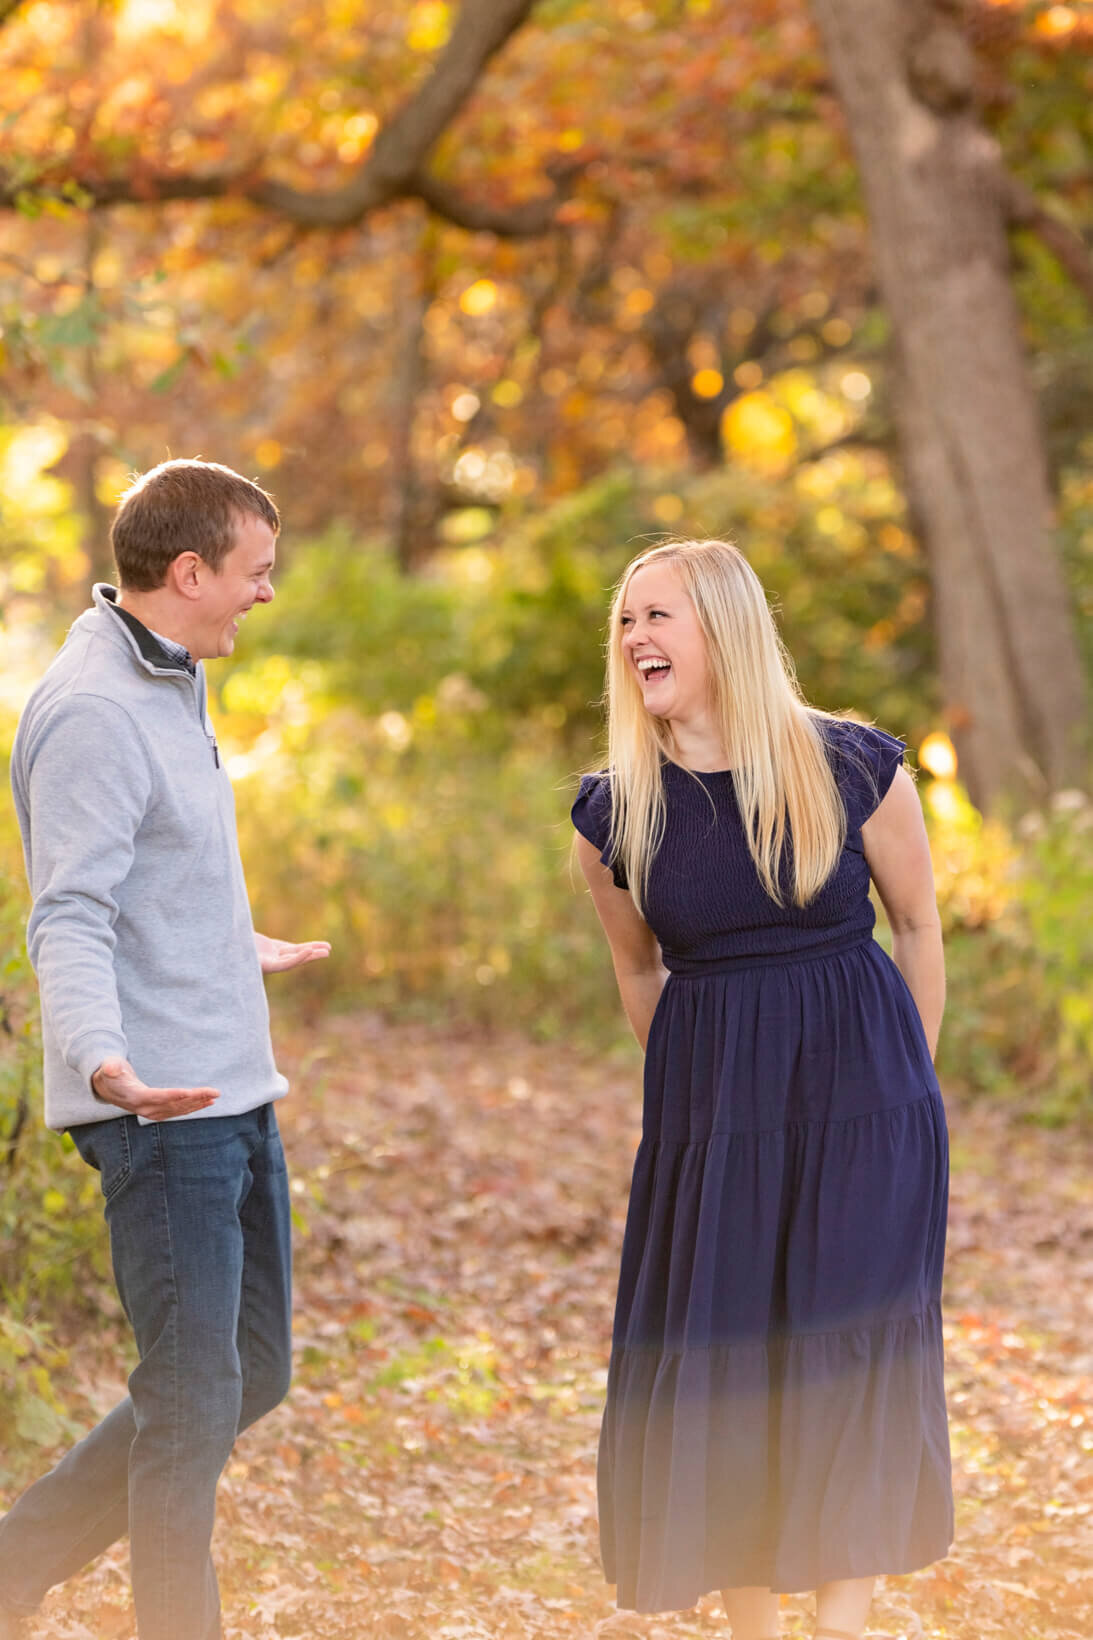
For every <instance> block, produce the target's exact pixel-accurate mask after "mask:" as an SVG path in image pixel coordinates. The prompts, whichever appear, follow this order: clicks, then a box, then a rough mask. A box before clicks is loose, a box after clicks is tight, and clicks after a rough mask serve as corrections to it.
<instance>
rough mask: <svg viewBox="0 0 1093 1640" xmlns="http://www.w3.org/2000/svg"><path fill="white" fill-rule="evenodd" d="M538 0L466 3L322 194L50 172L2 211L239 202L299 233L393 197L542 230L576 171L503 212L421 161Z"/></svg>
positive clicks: (247, 175) (517, 234)
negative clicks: (345, 172)
mask: <svg viewBox="0 0 1093 1640" xmlns="http://www.w3.org/2000/svg"><path fill="white" fill-rule="evenodd" d="M20 3H21V0H0V22H2V21H3V18H4V16H5V15H6V12H5V10H4V8H5V7H6V8H7V9H8V10H9V11H10V10H13V9H14V8H15V6H16V5H18V4H20ZM534 5H535V0H464V4H463V6H462V7H461V8H460V12H459V17H458V19H457V21H456V24H455V27H454V29H453V30H452V34H451V37H450V39H449V40H448V43H447V45H446V46H445V47H444V48H443V50H442V51H441V52H440V54H439V56H438V57H437V59H436V62H435V63H434V65H433V68H432V72H431V73H430V74H428V75H427V77H426V78H425V80H424V81H423V82H422V84H421V85H420V86H419V88H418V89H417V91H415V92H414V93H413V94H412V95H411V96H410V97H409V98H407V100H406V102H404V103H403V105H402V107H401V108H400V109H398V110H397V111H396V113H395V114H394V115H393V116H392V118H391V119H390V120H389V121H388V122H387V124H386V125H385V126H384V127H383V129H382V130H381V131H380V132H379V134H378V136H377V137H376V140H375V142H374V143H373V145H372V148H371V150H370V151H369V154H368V156H367V158H366V159H365V160H363V161H362V163H361V165H360V166H359V167H358V169H357V170H356V172H355V173H354V174H353V175H352V176H351V177H350V179H349V180H348V182H345V183H343V184H342V185H341V187H338V188H331V189H328V190H327V191H325V192H315V191H309V190H307V189H302V188H295V187H292V186H291V185H290V184H288V183H285V182H278V181H277V180H276V178H273V177H263V176H260V175H256V174H255V171H254V170H253V169H248V170H238V171H208V172H204V173H201V174H198V175H191V174H189V173H182V172H154V171H149V170H142V169H137V170H134V171H130V172H127V173H126V174H124V175H121V176H113V177H92V176H79V175H74V176H70V177H66V178H65V179H64V180H63V182H61V181H59V180H58V179H57V178H56V176H54V177H53V178H49V179H44V180H43V181H42V182H40V183H39V182H34V181H27V180H26V179H23V180H19V181H17V180H15V179H9V178H4V177H2V176H0V208H3V209H12V208H13V207H14V206H16V205H17V204H18V202H19V201H20V200H23V199H35V198H38V199H42V198H56V199H65V198H68V199H71V197H72V191H73V189H74V188H75V189H78V190H79V195H80V196H82V197H83V198H84V199H86V200H87V201H89V202H90V204H91V205H92V206H93V207H95V208H98V209H105V208H106V207H108V206H112V205H122V204H160V203H166V202H167V201H169V200H197V199H230V198H235V199H245V200H249V201H250V202H251V203H252V204H254V205H258V206H260V207H262V208H263V209H265V210H268V211H272V212H274V213H275V214H276V215H278V216H282V217H284V218H285V219H286V220H287V221H290V222H294V223H296V224H297V225H298V226H300V227H305V228H345V227H350V226H353V225H354V224H356V223H358V222H360V221H362V220H363V219H364V218H365V217H366V216H368V215H369V214H370V213H371V212H372V211H374V210H377V209H378V208H379V207H380V206H382V205H387V204H390V203H391V202H392V201H394V200H397V199H420V200H422V201H423V203H424V204H426V205H427V206H428V207H429V209H430V210H431V211H432V212H433V213H434V214H435V215H437V216H440V217H443V218H444V219H445V220H447V221H449V222H452V223H454V224H455V225H456V226H457V227H462V228H467V229H469V230H470V231H472V232H476V231H487V232H490V233H496V234H499V235H501V236H503V237H507V238H521V239H523V238H532V237H534V236H535V235H537V234H541V233H545V232H546V231H547V230H548V229H549V228H550V226H551V224H552V222H553V220H554V215H555V212H556V210H557V206H558V200H559V196H560V192H561V187H560V185H561V183H562V182H563V180H564V179H566V178H569V177H572V175H573V174H574V169H575V168H574V167H570V168H568V170H566V171H565V172H560V173H558V174H557V175H555V176H553V177H552V178H551V180H552V182H553V184H554V187H553V191H552V193H551V194H549V195H544V196H543V197H542V198H540V199H534V200H528V201H525V202H522V203H520V204H517V205H512V206H510V207H508V208H507V209H506V208H505V207H503V206H492V205H486V204H483V203H481V202H480V201H478V200H474V199H470V198H468V197H467V196H466V195H464V194H463V193H461V192H460V191H459V190H458V189H457V188H454V187H452V186H451V185H450V184H448V183H446V182H443V181H441V180H440V179H439V178H437V177H434V176H430V175H429V174H428V172H427V171H426V169H425V164H426V161H427V159H428V157H429V154H430V153H431V152H432V150H433V148H434V147H435V146H436V144H437V142H438V141H439V140H440V138H441V137H442V136H443V134H444V132H445V131H446V130H447V128H448V126H449V125H450V124H451V122H452V120H453V119H454V118H455V117H456V115H457V114H458V113H459V111H460V109H461V108H462V107H463V105H464V104H465V103H466V101H467V99H468V97H470V95H471V93H472V92H473V91H474V88H475V86H476V85H477V83H478V81H479V79H480V78H481V76H482V74H483V73H484V71H485V68H486V65H487V64H488V63H489V61H490V59H491V58H492V57H493V56H495V55H496V53H497V52H498V51H499V50H500V49H501V47H502V46H503V45H504V44H505V43H506V41H508V40H509V39H510V38H511V37H512V35H513V34H515V33H516V31H517V29H519V28H520V26H521V24H522V23H524V22H525V21H526V19H527V18H528V16H529V15H530V13H531V11H532V9H533V7H534Z"/></svg>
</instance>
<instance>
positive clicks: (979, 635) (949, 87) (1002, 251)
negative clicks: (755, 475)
mask: <svg viewBox="0 0 1093 1640" xmlns="http://www.w3.org/2000/svg"><path fill="white" fill-rule="evenodd" d="M813 10H814V13H815V15H816V18H817V21H818V23H819V26H820V30H821V34H822V36H823V40H824V44H825V48H826V52H827V57H828V62H829V65H830V68H831V73H832V77H833V79H834V82H835V85H836V88H837V90H838V93H839V96H840V99H841V102H842V105H843V110H844V112H845V115H846V118H847V122H848V124H849V127H850V134H851V139H852V141H853V144H854V148H855V151H856V154H857V158H858V164H859V168H860V172H861V177H862V184H863V188H864V192H865V197H866V202H867V205H868V208H869V213H870V222H871V227H872V234H873V246H874V254H875V257H876V263H877V275H878V279H879V283H880V288H881V291H882V294H883V297H884V301H885V305H886V308H887V311H888V314H889V317H890V319H891V323H892V328H893V333H894V349H895V355H896V365H897V380H896V393H895V401H896V416H897V422H898V425H899V433H900V442H901V449H902V457H903V465H904V469H905V475H906V482H907V489H908V495H909V499H910V503H911V506H912V510H913V513H914V515H915V518H916V523H917V526H918V528H919V530H920V533H921V535H922V538H923V541H924V544H925V548H926V551H927V554H928V557H929V561H930V567H931V575H932V580H933V595H934V607H935V622H936V630H937V639H938V649H939V658H940V670H941V682H942V689H943V692H944V699H945V709H946V716H947V719H948V722H949V723H950V725H951V727H952V732H953V738H954V740H955V742H956V746H957V752H958V755H959V758H960V772H961V775H962V777H963V779H964V781H965V783H966V785H967V787H968V789H969V791H970V793H971V795H972V797H973V799H974V801H975V802H976V803H978V804H980V805H981V806H989V805H990V804H991V803H992V802H994V801H995V800H996V799H998V798H999V797H1001V796H1003V795H1004V794H1013V795H1016V796H1018V797H1026V798H1027V797H1028V796H1029V795H1030V794H1037V795H1040V794H1042V793H1043V792H1044V791H1045V790H1053V789H1057V788H1058V787H1060V786H1063V785H1066V784H1069V783H1076V782H1079V781H1081V780H1082V778H1083V776H1084V774H1085V762H1084V751H1083V740H1084V730H1085V722H1086V692H1085V680H1084V677H1083V674H1082V668H1081V663H1080V660H1079V657H1078V649H1077V644H1076V641H1075V636H1074V630H1073V624H1072V619H1071V615H1070V611H1069V606H1068V599H1067V592H1066V586H1065V582H1064V578H1063V572H1062V566H1061V563H1060V561H1059V557H1058V555H1057V553H1056V551H1055V549H1054V545H1053V543H1052V540H1051V536H1050V530H1051V523H1052V497H1051V492H1050V488H1049V484H1048V477H1047V465H1046V462H1045V458H1044V449H1043V439H1042V435H1041V430H1040V426H1039V422H1038V415H1037V406H1036V402H1035V397H1034V394H1033V390H1032V386H1031V382H1030V380H1029V374H1028V370H1027V367H1026V363H1025V359H1024V356H1023V353H1022V348H1021V342H1020V335H1019V319H1018V313H1017V306H1016V302H1015V299H1014V294H1013V288H1012V285H1011V282H1010V266H1009V265H1010V258H1009V248H1008V244H1007V239H1006V213H1005V207H1004V198H1005V182H1006V179H1005V175H1004V172H1003V169H1002V164H1001V158H1000V155H999V152H998V149H997V147H996V145H995V143H994V142H993V140H992V139H991V138H990V137H989V136H988V135H987V133H986V132H984V131H983V129H982V128H981V127H980V125H979V124H978V122H977V120H976V118H975V114H974V111H973V108H972V87H973V74H974V63H973V60H972V57H971V53H970V49H969V47H968V45H967V43H966V41H965V39H964V37H963V35H962V33H961V31H960V29H959V26H958V24H957V22H956V21H955V20H954V18H953V15H952V10H953V7H952V4H951V0H950V3H946V0H813Z"/></svg>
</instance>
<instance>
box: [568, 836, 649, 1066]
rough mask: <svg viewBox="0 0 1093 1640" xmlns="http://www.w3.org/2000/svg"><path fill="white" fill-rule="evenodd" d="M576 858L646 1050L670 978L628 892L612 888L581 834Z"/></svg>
mask: <svg viewBox="0 0 1093 1640" xmlns="http://www.w3.org/2000/svg"><path fill="white" fill-rule="evenodd" d="M577 858H578V859H579V860H580V862H581V870H582V871H583V872H584V876H585V881H586V882H587V884H588V887H589V891H590V892H591V895H592V903H593V905H594V906H595V907H596V912H597V914H598V916H599V919H600V922H601V923H602V924H603V931H604V933H605V934H606V935H607V943H608V945H609V946H610V947H611V961H612V962H613V963H614V965H615V978H616V980H617V981H618V985H619V995H620V997H621V998H622V1005H623V1008H624V1009H625V1011H626V1017H627V1019H628V1020H629V1021H630V1025H631V1027H632V1029H633V1032H634V1035H635V1036H636V1037H637V1039H638V1041H639V1042H640V1043H641V1046H642V1048H643V1049H644V1047H645V1045H646V1043H647V1042H648V1040H649V1027H650V1026H651V1025H652V1023H653V1014H654V1012H655V1011H656V1006H657V1002H658V1001H659V1000H660V993H661V991H662V990H663V988H664V981H665V980H666V979H667V977H668V976H667V973H666V972H665V969H664V965H663V963H662V962H661V960H660V947H659V945H658V944H657V940H656V935H655V934H654V933H653V930H652V929H651V928H650V927H649V924H648V923H647V922H646V921H645V918H644V917H643V916H642V915H641V913H640V912H639V911H638V909H637V907H636V906H635V904H634V902H633V900H632V899H631V898H630V895H629V893H628V892H627V891H626V889H623V888H617V887H616V886H615V879H614V878H613V876H612V875H611V872H610V871H609V870H608V868H607V867H606V866H605V865H604V864H603V862H602V861H601V859H600V851H599V849H598V848H597V847H596V845H595V844H594V843H590V842H589V841H588V838H587V837H582V836H580V835H579V834H578V837H577Z"/></svg>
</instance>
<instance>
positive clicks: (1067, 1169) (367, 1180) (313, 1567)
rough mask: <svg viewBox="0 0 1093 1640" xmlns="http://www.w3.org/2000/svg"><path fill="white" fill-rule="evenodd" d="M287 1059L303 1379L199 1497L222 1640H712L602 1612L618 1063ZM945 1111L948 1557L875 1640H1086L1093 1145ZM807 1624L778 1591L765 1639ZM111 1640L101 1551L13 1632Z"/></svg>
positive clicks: (466, 1052)
mask: <svg viewBox="0 0 1093 1640" xmlns="http://www.w3.org/2000/svg"><path fill="white" fill-rule="evenodd" d="M282 1058H283V1060H284V1061H285V1063H286V1067H287V1068H288V1069H289V1070H290V1072H291V1073H292V1075H293V1081H294V1084H295V1090H294V1094H293V1097H292V1099H291V1101H290V1102H289V1103H287V1104H286V1105H284V1106H282V1112H283V1120H282V1126H283V1130H284V1132H285V1135H286V1143H287V1146H288V1149H289V1152H290V1159H291V1161H292V1164H293V1167H294V1171H295V1190H296V1203H297V1207H298V1210H299V1235H298V1269H297V1308H298V1316H297V1346H298V1369H297V1375H296V1385H295V1388H294V1391H293V1393H292V1396H291V1398H290V1400H289V1401H288V1402H287V1403H286V1404H285V1405H284V1406H282V1407H281V1408H279V1409H278V1410H277V1412H275V1413H274V1414H272V1415H271V1416H270V1417H269V1418H268V1419H267V1420H266V1421H265V1422H264V1423H263V1424H262V1425H260V1426H259V1427H258V1428H256V1429H254V1430H252V1431H250V1432H249V1433H248V1434H247V1435H246V1436H245V1437H244V1438H243V1439H242V1440H241V1441H240V1442H239V1445H238V1447H237V1449H236V1453H235V1456H234V1458H233V1461H232V1463H231V1465H230V1468H229V1471H228V1473H227V1475H226V1477H225V1479H224V1481H223V1483H222V1488H221V1507H220V1516H219V1524H218V1529H217V1555H218V1561H219V1564H220V1567H221V1571H222V1587H223V1593H224V1605H225V1629H226V1635H227V1637H228V1640H242V1637H246V1640H257V1637H267V1636H268V1637H270V1640H274V1637H276V1636H286V1637H287V1636H296V1635H299V1636H307V1637H309V1640H364V1637H368V1640H386V1637H391V1640H403V1637H405V1640H478V1637H482V1640H508V1637H513V1640H515V1637H517V1636H519V1637H522V1640H546V1637H558V1640H562V1637H569V1636H593V1635H597V1634H602V1635H607V1636H643V1637H647V1640H668V1637H679V1640H683V1637H685V1636H698V1635H703V1636H705V1635H715V1634H721V1635H725V1634H726V1633H727V1628H726V1624H725V1620H724V1616H723V1614H722V1611H721V1607H720V1603H719V1601H718V1599H717V1597H716V1596H711V1597H710V1598H708V1599H707V1600H706V1601H704V1602H703V1604H702V1605H701V1607H700V1608H699V1609H698V1610H697V1611H695V1612H691V1613H680V1614H676V1615H673V1616H665V1617H661V1618H636V1617H634V1616H633V1615H631V1614H617V1615H616V1614H614V1606H613V1602H612V1599H611V1591H609V1590H608V1589H607V1588H605V1586H604V1584H603V1582H602V1579H601V1575H600V1571H599V1565H598V1561H597V1557H596V1524H595V1497H594V1457H595V1447H596V1437H597V1431H598V1423H599V1415H600V1408H601V1401H602V1395H603V1387H604V1379H605V1369H606V1359H607V1348H608V1339H609V1333H610V1323H611V1309H612V1302H613V1297H614V1281H615V1274H616V1262H617V1257H618V1250H619V1244H620V1240H621V1236H622V1226H623V1215H624V1209H625V1200H626V1188H627V1182H628V1173H629V1166H630V1162H631V1158H632V1155H633V1149H634V1145H635V1143H636V1140H637V1135H638V1121H639V1114H640V1105H639V1093H638V1069H637V1063H636V1057H631V1056H629V1055H624V1056H622V1057H620V1058H619V1059H618V1060H617V1061H616V1062H609V1063H606V1064H605V1063H604V1062H602V1061H598V1060H595V1059H593V1058H591V1057H589V1056H587V1055H585V1056H581V1055H579V1054H576V1053H573V1052H569V1051H566V1050H565V1049H563V1048H561V1047H558V1046H549V1047H545V1046H532V1045H529V1044H527V1043H526V1042H524V1041H521V1040H515V1039H513V1040H498V1039H496V1038H494V1039H492V1040H490V1041H488V1042H484V1041H481V1040H471V1039H467V1040H458V1039H456V1040H453V1039H452V1038H450V1037H442V1036H438V1035H432V1034H429V1033H427V1032H424V1031H415V1030H411V1029H405V1028H400V1029H397V1030H392V1029H390V1028H384V1027H381V1026H380V1025H379V1024H377V1023H373V1022H368V1021H365V1022H363V1023H356V1024H353V1023H350V1022H343V1023H335V1024H334V1025H333V1026H329V1025H328V1026H325V1027H324V1028H323V1029H322V1030H321V1031H320V1032H317V1033H314V1034H313V1035H312V1036H310V1037H306V1038H305V1037H304V1036H303V1035H301V1036H300V1038H299V1039H298V1040H297V1041H295V1042H291V1043H289V1044H287V1045H286V1049H285V1051H284V1052H283V1054H282ZM951 1120H952V1128H953V1141H954V1143H953V1150H954V1179H953V1208H952V1223H951V1233H950V1253H949V1275H948V1312H947V1313H948V1329H947V1330H948V1348H949V1357H948V1359H949V1392H950V1409H951V1415H952V1433H953V1445H954V1454H955V1464H956V1484H957V1489H958V1523H959V1527H958V1529H959V1538H958V1546H957V1548H956V1549H955V1551H954V1553H953V1554H952V1556H951V1557H950V1558H949V1559H948V1560H947V1561H945V1562H944V1563H942V1564H940V1565H938V1566H935V1567H933V1568H931V1569H929V1570H927V1571H925V1572H922V1573H920V1574H918V1575H916V1576H914V1577H908V1578H895V1579H890V1580H888V1581H887V1582H886V1583H885V1584H884V1585H883V1586H882V1587H881V1589H880V1590H879V1592H878V1595H877V1598H876V1600H875V1602H874V1608H873V1618H872V1622H871V1624H870V1628H869V1631H868V1632H869V1633H870V1634H871V1635H882V1634H883V1635H891V1636H905V1637H907V1640H911V1637H917V1636H931V1637H935V1636H936V1637H940V1636H950V1637H957V1640H996V1637H999V1640H1001V1637H1004V1640H1064V1637H1066V1640H1077V1637H1089V1636H1093V1326H1091V1324H1090V1323H1091V1320H1093V1315H1091V1310H1093V1199H1091V1192H1090V1188H1089V1176H1090V1175H1089V1169H1088V1163H1089V1160H1090V1145H1089V1143H1088V1141H1082V1140H1078V1139H1076V1138H1075V1137H1074V1135H1072V1134H1071V1135H1058V1134H1049V1133H1045V1132H1043V1131H1040V1130H1036V1129H1032V1128H1027V1127H1019V1126H1015V1125H1014V1124H1013V1123H1012V1122H1010V1121H1008V1120H1007V1119H1005V1118H1003V1117H1002V1116H1000V1115H999V1114H998V1113H995V1112H991V1111H989V1110H987V1109H986V1108H985V1107H984V1106H982V1105H980V1106H978V1107H975V1108H973V1109H972V1110H968V1111H964V1110H960V1109H957V1110H955V1111H953V1112H952V1113H951ZM74 1360H75V1361H76V1362H78V1364H79V1367H78V1370H79V1381H80V1383H81V1384H82V1386H83V1393H84V1395H85V1398H86V1399H87V1401H88V1406H89V1409H90V1408H91V1407H92V1406H98V1407H99V1408H100V1409H101V1408H103V1407H105V1406H106V1405H107V1404H109V1400H110V1397H111V1395H112V1394H114V1393H116V1392H117V1390H118V1389H119V1387H120V1385H121V1381H122V1374H123V1372H124V1362H123V1361H122V1359H121V1356H120V1354H119V1353H117V1352H116V1350H115V1354H114V1355H113V1357H112V1367H111V1369H110V1370H108V1371H106V1372H105V1373H104V1372H103V1370H102V1366H101V1363H99V1362H98V1361H97V1360H96V1358H95V1355H94V1353H93V1352H92V1351H88V1350H81V1351H77V1353H76V1355H75V1356H74ZM92 1384H93V1385H94V1389H93V1390H92V1388H91V1386H92ZM74 1387H75V1386H74ZM807 1614H808V1603H807V1601H805V1600H803V1599H802V1600H795V1599H794V1600H787V1601H786V1602H785V1614H784V1629H785V1632H786V1634H787V1635H790V1634H806V1633H808V1632H810V1630H809V1625H808V1615H807ZM131 1633H132V1620H131V1615H130V1610H129V1605H128V1592H127V1578H126V1562H125V1552H124V1547H119V1549H118V1550H117V1551H115V1552H114V1553H113V1554H112V1555H110V1556H108V1557H106V1558H105V1559H104V1560H102V1561H100V1562H99V1563H98V1565H97V1566H95V1567H93V1568H91V1569H89V1570H88V1571H87V1572H86V1573H85V1574H84V1575H83V1576H82V1577H81V1578H80V1579H78V1580H77V1581H75V1582H73V1583H72V1584H70V1585H69V1586H68V1587H66V1588H64V1589H61V1590H56V1591H54V1592H53V1594H52V1595H51V1596H50V1597H49V1600H48V1601H47V1604H46V1606H45V1608H44V1609H43V1613H42V1617H41V1621H40V1622H39V1624H38V1625H37V1627H36V1630H35V1636H36V1640H38V1637H41V1636H46V1635H49V1636H55V1637H57V1640H88V1637H89V1636H90V1637H93V1640H115V1637H117V1640H120V1637H124V1636H129V1635H130V1634H131Z"/></svg>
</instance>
